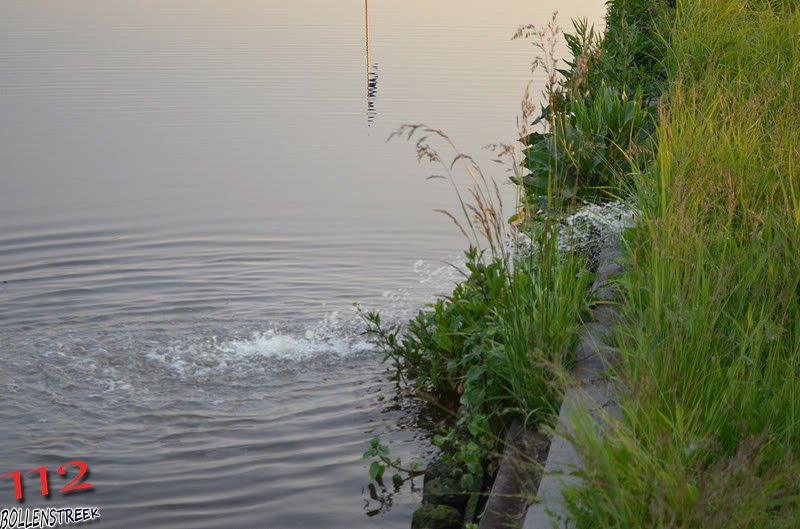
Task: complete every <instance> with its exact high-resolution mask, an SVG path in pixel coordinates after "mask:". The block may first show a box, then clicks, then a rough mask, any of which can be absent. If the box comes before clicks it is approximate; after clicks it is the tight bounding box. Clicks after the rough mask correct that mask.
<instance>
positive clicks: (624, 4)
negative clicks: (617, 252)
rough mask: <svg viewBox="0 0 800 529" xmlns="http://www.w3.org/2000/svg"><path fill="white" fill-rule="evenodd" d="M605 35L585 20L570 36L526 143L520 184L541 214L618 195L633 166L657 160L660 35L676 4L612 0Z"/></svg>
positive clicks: (662, 59)
mask: <svg viewBox="0 0 800 529" xmlns="http://www.w3.org/2000/svg"><path fill="white" fill-rule="evenodd" d="M608 4H609V9H608V14H607V16H606V32H605V33H604V34H603V35H602V36H600V35H598V34H597V33H595V31H594V28H593V27H591V26H589V25H588V24H587V22H586V21H585V20H577V21H573V33H571V34H565V35H564V38H565V40H566V43H567V46H568V49H569V51H570V55H571V57H570V58H568V59H566V61H565V62H566V67H565V68H560V69H557V72H558V74H560V75H561V76H562V79H561V82H560V83H555V82H553V81H551V82H550V83H549V93H548V94H547V100H548V102H547V104H546V105H545V106H544V107H543V108H542V112H541V115H540V116H539V117H538V118H537V119H536V120H535V121H534V122H533V125H534V126H536V125H539V126H543V127H544V130H540V131H533V132H531V133H530V134H529V135H528V136H527V137H526V138H525V139H526V143H527V145H528V150H527V155H526V158H525V167H526V168H527V169H528V171H529V174H527V175H525V176H522V177H521V178H520V177H517V178H514V179H513V180H514V181H515V183H517V184H523V185H524V189H525V191H526V193H527V194H528V196H529V197H530V199H531V200H532V203H533V204H534V205H535V206H536V207H543V205H544V204H545V203H547V202H548V201H552V200H553V199H554V198H556V199H558V200H559V201H564V200H566V201H567V203H569V202H571V201H574V199H576V198H577V197H579V196H585V195H595V196H598V195H599V196H602V195H603V193H604V192H607V191H615V190H616V189H618V188H619V187H620V184H621V183H622V181H623V179H624V178H625V177H626V176H627V175H628V174H629V173H630V172H631V171H632V169H633V168H634V167H639V166H641V165H642V163H643V162H645V161H647V160H650V159H651V158H652V147H653V142H652V141H651V137H652V133H653V130H654V127H655V120H656V117H657V116H656V109H657V107H656V105H655V103H656V101H657V96H659V95H660V93H661V91H662V89H663V86H664V80H665V77H666V64H667V62H668V61H667V57H666V53H667V48H666V41H665V40H664V38H663V34H664V33H665V32H666V31H667V30H668V27H669V24H670V22H671V20H672V17H673V7H674V3H672V4H671V3H670V2H669V1H665V0H611V1H609V2H608Z"/></svg>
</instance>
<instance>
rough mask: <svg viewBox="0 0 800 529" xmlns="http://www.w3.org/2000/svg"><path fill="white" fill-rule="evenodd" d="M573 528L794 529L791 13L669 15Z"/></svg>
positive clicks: (796, 127) (799, 221)
mask: <svg viewBox="0 0 800 529" xmlns="http://www.w3.org/2000/svg"><path fill="white" fill-rule="evenodd" d="M667 37H668V40H669V46H668V55H667V57H668V60H667V62H666V68H667V72H668V81H669V89H668V92H667V94H666V100H667V102H668V103H667V105H666V106H665V107H664V108H663V110H662V115H661V119H660V125H659V127H658V131H657V143H658V151H657V155H656V158H655V161H654V163H653V165H652V166H651V167H649V168H648V169H647V170H646V171H645V172H644V174H642V175H640V176H639V177H638V178H637V180H636V185H635V188H636V191H635V194H636V199H637V201H638V203H639V206H640V208H641V210H642V216H641V222H640V225H639V227H638V229H637V230H636V232H635V233H634V234H633V235H632V236H631V237H630V238H629V246H628V250H629V256H630V263H629V269H630V271H629V272H628V273H627V274H626V275H625V277H624V278H623V279H622V280H621V282H620V284H621V286H622V290H623V296H624V307H625V308H624V311H623V324H622V325H621V326H620V328H619V333H618V335H617V340H616V341H617V343H618V345H619V347H620V349H621V353H622V365H621V366H620V367H619V369H618V372H617V374H616V376H617V377H618V378H619V380H620V381H621V382H622V384H623V387H624V388H625V392H624V397H623V398H622V402H621V408H622V417H621V418H620V420H619V421H615V422H612V427H611V428H610V430H609V431H608V432H607V434H606V435H605V436H603V437H598V436H597V435H596V432H595V430H593V429H592V428H591V427H590V426H588V425H584V427H582V428H579V429H578V434H577V436H576V441H577V445H578V447H579V449H580V450H581V451H582V452H583V455H584V456H585V460H586V462H587V468H586V471H585V475H584V478H585V480H586V487H585V488H583V489H580V490H572V491H568V496H569V499H570V503H571V506H572V511H573V514H574V515H575V518H576V521H577V525H578V527H580V528H589V527H591V528H606V527H608V528H611V527H613V528H625V529H631V528H640V527H641V528H645V527H646V528H660V527H669V528H711V529H714V528H719V529H723V528H724V529H738V528H742V529H744V528H753V529H756V528H757V529H763V528H784V527H785V528H789V527H800V508H798V507H799V505H798V501H800V458H798V449H799V448H800V173H798V170H800V103H799V102H798V97H799V96H800V11H798V2H796V1H778V0H693V1H689V0H686V1H683V2H678V9H677V17H676V19H675V23H674V27H672V29H671V32H670V34H669V35H668V36H667Z"/></svg>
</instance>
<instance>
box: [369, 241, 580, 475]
mask: <svg viewBox="0 0 800 529" xmlns="http://www.w3.org/2000/svg"><path fill="white" fill-rule="evenodd" d="M554 229H555V228H554V227H550V228H547V229H545V230H544V231H543V239H542V244H541V247H542V249H543V251H541V252H537V253H535V254H534V255H532V256H531V257H530V258H529V259H528V260H524V261H518V262H515V263H514V264H513V265H512V264H511V263H508V262H506V261H504V260H502V259H499V258H494V259H490V260H488V262H484V261H483V260H482V259H481V255H480V254H479V253H478V252H476V251H475V250H470V251H468V252H467V253H466V256H467V259H468V261H467V264H466V267H467V271H468V274H467V276H466V278H465V280H464V281H462V282H461V283H459V284H458V285H456V287H455V289H454V290H453V293H452V295H451V296H449V297H448V298H446V299H441V300H439V301H437V302H436V303H434V304H431V305H429V306H428V307H427V308H426V309H425V310H423V311H420V313H419V314H418V315H417V317H416V318H414V319H413V320H411V321H410V322H408V324H407V325H406V326H401V325H395V326H392V327H389V328H387V327H386V326H385V325H384V324H383V322H382V320H381V318H380V315H379V314H377V313H374V312H371V313H362V316H363V317H364V319H365V321H366V323H367V331H366V332H367V334H368V335H369V336H371V337H372V339H373V340H374V341H375V343H376V344H377V346H378V347H379V348H380V349H381V350H382V351H383V352H384V354H385V357H386V359H387V360H391V361H392V362H393V365H394V367H395V370H396V372H397V378H398V380H400V381H402V382H405V383H407V384H408V385H410V386H411V387H413V388H414V389H415V390H416V391H418V392H423V393H424V394H426V395H427V398H428V399H435V400H436V401H437V402H440V403H442V404H443V405H445V406H447V407H448V408H450V409H452V410H453V411H454V412H456V410H457V414H456V420H455V422H454V424H452V425H451V426H449V427H447V428H445V429H444V430H443V431H442V432H441V433H440V434H439V435H437V436H436V437H435V438H434V443H435V444H436V445H437V446H439V447H440V448H442V449H443V451H444V453H445V454H447V455H446V457H449V458H452V459H453V460H454V461H455V462H457V463H458V464H459V466H460V467H461V468H462V469H463V471H464V473H463V477H462V480H461V485H462V487H463V488H464V490H465V491H469V490H471V489H472V487H473V486H475V485H476V484H479V483H480V482H481V481H482V479H483V473H484V468H485V465H486V464H487V461H488V458H489V457H490V456H491V455H493V454H495V453H496V452H497V449H498V448H499V447H500V446H501V444H502V442H503V437H504V432H505V429H506V428H507V426H508V424H509V423H510V420H511V419H513V418H515V417H521V418H523V419H524V420H526V421H528V422H529V423H530V424H531V425H532V426H533V425H535V424H536V423H537V422H539V421H543V420H544V421H548V420H549V419H548V417H549V415H550V414H552V411H553V409H554V408H555V406H556V405H557V403H558V402H559V400H560V398H561V392H560V389H559V387H560V379H559V376H558V373H559V371H560V369H562V368H564V367H566V366H568V365H569V364H570V363H571V362H572V357H573V353H574V349H575V345H576V336H577V331H578V328H579V325H580V322H581V316H582V313H583V311H584V310H585V308H586V306H587V288H588V285H589V282H590V280H591V275H590V274H588V273H586V272H585V271H584V268H583V264H582V261H581V260H580V259H579V258H577V257H576V256H573V255H570V254H563V253H561V252H559V251H558V250H557V248H556V238H555V236H554V232H553V230H554ZM366 455H368V456H370V457H375V456H378V457H380V456H381V454H380V451H379V446H377V445H376V446H373V447H372V448H371V449H370V450H368V453H365V456H366Z"/></svg>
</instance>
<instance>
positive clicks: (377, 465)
mask: <svg viewBox="0 0 800 529" xmlns="http://www.w3.org/2000/svg"><path fill="white" fill-rule="evenodd" d="M389 456H390V451H389V447H388V446H387V445H385V444H383V443H381V440H380V438H379V437H373V438H372V440H370V442H369V447H368V448H367V449H366V450H364V454H363V455H362V459H365V460H369V459H376V461H372V462H371V463H370V465H369V479H371V480H373V481H377V482H378V483H382V482H383V475H384V473H385V472H386V469H387V468H391V469H394V470H396V471H397V472H395V473H394V474H392V484H393V485H394V486H395V488H399V487H400V486H401V485H402V484H403V483H404V482H405V481H406V480H407V479H413V478H415V477H417V476H420V475H422V471H421V470H420V465H419V463H411V464H410V465H409V466H408V467H404V466H403V462H402V461H401V460H400V458H399V457H398V458H395V459H391V458H390V457H389ZM401 474H405V475H406V477H405V478H404V477H403V476H402V475H401Z"/></svg>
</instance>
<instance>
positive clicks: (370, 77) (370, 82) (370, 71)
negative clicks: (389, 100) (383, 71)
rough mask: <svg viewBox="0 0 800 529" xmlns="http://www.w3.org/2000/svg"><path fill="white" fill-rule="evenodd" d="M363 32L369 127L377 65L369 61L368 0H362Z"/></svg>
mask: <svg viewBox="0 0 800 529" xmlns="http://www.w3.org/2000/svg"><path fill="white" fill-rule="evenodd" d="M364 30H365V33H366V46H365V49H366V51H367V124H368V125H370V126H371V125H372V122H373V121H374V120H375V115H376V114H377V111H376V110H375V99H376V98H377V97H378V65H377V64H371V63H370V60H369V0H364Z"/></svg>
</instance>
